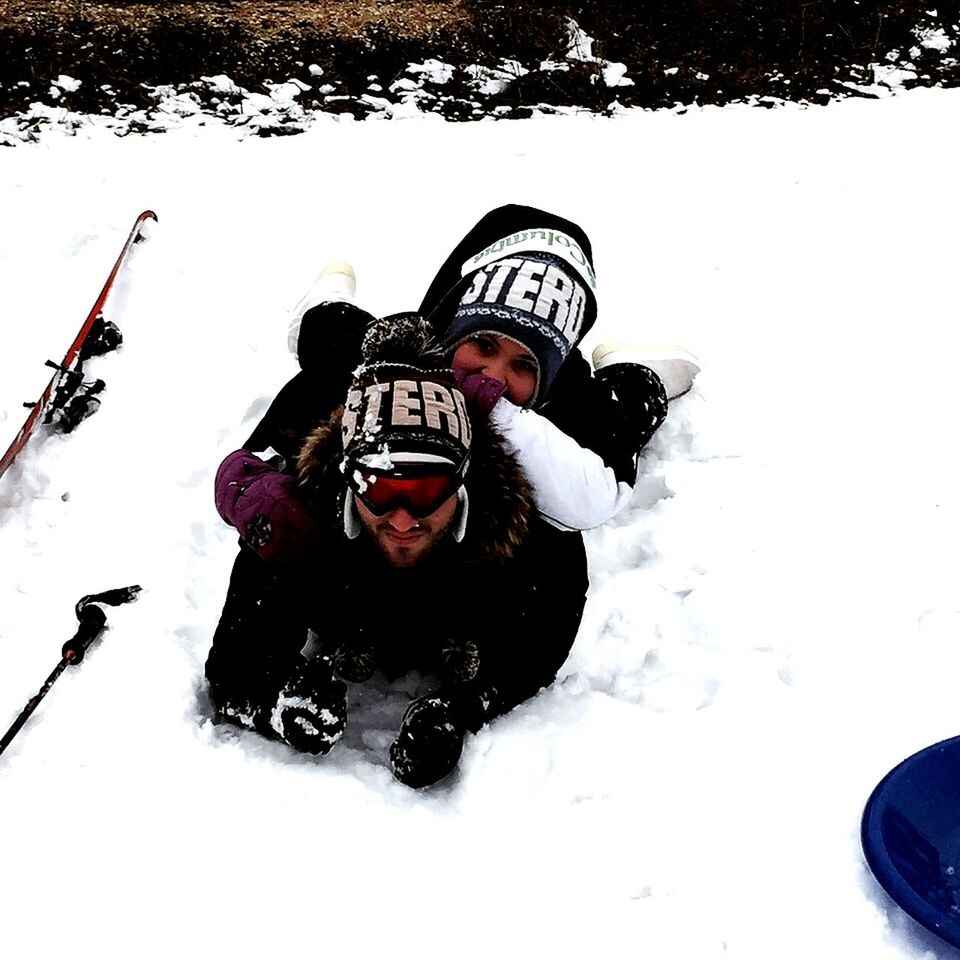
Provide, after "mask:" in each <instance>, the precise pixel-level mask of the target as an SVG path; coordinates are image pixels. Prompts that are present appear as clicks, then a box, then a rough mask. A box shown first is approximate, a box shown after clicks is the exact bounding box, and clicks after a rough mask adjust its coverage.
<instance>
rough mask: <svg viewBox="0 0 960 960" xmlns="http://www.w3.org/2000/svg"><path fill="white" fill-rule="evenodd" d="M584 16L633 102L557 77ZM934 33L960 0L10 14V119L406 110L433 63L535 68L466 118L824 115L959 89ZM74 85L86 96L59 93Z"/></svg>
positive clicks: (590, 74)
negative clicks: (895, 90) (844, 104)
mask: <svg viewBox="0 0 960 960" xmlns="http://www.w3.org/2000/svg"><path fill="white" fill-rule="evenodd" d="M570 17H572V18H573V19H574V20H576V21H577V23H579V24H580V26H581V27H582V28H583V29H584V30H586V32H587V33H589V34H590V35H591V36H592V37H595V38H596V43H595V44H594V49H593V53H594V54H595V55H596V56H597V57H601V58H604V59H605V60H608V61H614V62H620V63H623V64H624V65H625V66H626V76H627V77H628V78H629V79H630V80H631V81H632V85H629V86H626V85H625V86H616V87H614V88H611V87H608V86H607V84H606V83H604V81H603V78H602V76H601V75H600V72H599V69H598V67H597V65H596V64H595V63H593V64H591V63H578V62H568V63H566V69H564V70H556V69H550V70H544V69H541V67H540V65H541V63H542V62H543V61H545V60H553V61H555V62H556V61H557V60H561V61H562V60H564V57H565V54H566V50H567V45H568V18H570ZM924 31H943V36H944V37H945V38H947V39H948V40H956V38H957V36H958V34H960V0H949V2H947V3H937V4H936V6H935V7H934V5H932V4H923V3H916V2H907V0H903V2H891V0H630V2H626V0H592V2H584V3H576V2H571V0H516V2H512V3H509V4H508V3H501V2H494V0H364V2H360V3H346V2H336V0H316V2H306V0H301V2H293V0H259V2H252V0H219V2H217V0H202V2H195V3H185V2H181V3H176V2H173V3H143V2H124V0H112V2H104V3H87V2H82V0H0V116H6V115H9V114H11V113H15V112H18V111H21V110H23V109H25V108H26V107H27V106H28V105H29V104H31V103H33V102H35V101H46V102H53V101H52V100H51V97H53V98H55V99H56V100H57V102H59V103H61V104H63V105H66V106H69V107H70V108H71V109H73V110H79V111H85V112H91V113H96V112H104V113H112V112H114V111H115V110H116V109H117V108H118V106H119V105H129V107H131V108H137V107H147V106H148V105H149V104H150V102H151V98H152V93H151V88H153V87H156V86H158V85H161V84H188V83H191V82H194V81H197V80H198V79H199V78H200V77H201V76H213V75H220V74H226V75H227V76H229V77H230V78H231V79H232V80H234V81H235V82H236V83H237V84H239V85H240V86H242V87H244V88H246V89H248V90H251V91H259V90H263V89H264V83H265V82H268V81H272V82H279V81H284V80H287V79H289V78H298V79H301V80H303V81H306V82H307V83H308V84H309V85H310V87H311V90H309V91H305V92H304V96H303V98H302V100H301V104H302V105H303V106H305V107H307V108H309V107H314V106H315V107H320V108H324V109H340V108H345V106H344V104H346V102H347V101H345V100H343V99H334V98H357V97H360V96H361V95H363V94H364V93H366V92H368V91H369V90H370V85H371V82H372V81H371V79H370V78H371V77H375V78H376V83H377V88H378V95H382V96H384V97H387V98H389V97H390V92H389V87H390V84H391V83H392V82H393V81H395V80H397V79H398V78H400V77H401V76H402V75H403V73H404V68H405V67H406V65H407V64H408V63H411V62H418V61H423V60H424V59H425V58H428V57H430V58H436V59H439V60H442V61H444V62H447V63H450V64H452V65H454V66H455V67H465V66H467V65H470V64H477V63H479V64H487V65H494V64H497V63H501V62H502V61H504V60H506V59H511V60H514V61H516V62H517V64H518V65H519V66H518V68H517V71H516V72H517V73H518V74H522V75H520V76H518V78H517V79H515V80H514V81H513V82H512V83H510V84H509V85H507V86H506V88H505V89H503V90H501V91H498V92H481V91H478V89H477V85H476V83H471V82H470V81H469V78H468V77H467V76H466V75H463V74H457V75H456V76H455V77H454V78H453V81H452V85H451V83H448V84H446V85H445V86H444V91H443V94H442V95H438V96H437V97H436V99H435V101H434V102H432V103H430V104H427V108H428V109H438V110H442V111H443V112H444V113H445V114H446V115H448V116H450V117H453V118H458V119H459V118H463V119H469V118H473V117H477V116H482V115H486V114H488V113H490V112H495V113H497V114H498V115H504V116H511V115H512V116H522V115H524V114H525V113H527V112H529V107H530V106H531V105H536V104H540V103H546V104H556V105H561V104H562V105H574V106H579V107H585V108H588V109H595V110H605V109H607V108H608V107H609V106H610V104H611V101H613V100H616V101H618V102H619V103H620V104H623V105H639V106H644V107H662V106H674V105H676V104H690V103H718V104H721V103H728V102H731V101H735V100H743V99H748V98H784V99H793V100H806V101H810V102H823V101H826V100H828V99H831V98H833V97H837V96H842V95H848V94H849V93H851V92H852V91H851V90H850V87H849V85H850V84H861V85H862V84H864V83H869V82H870V81H871V80H872V79H873V78H874V75H875V74H874V69H873V67H872V65H873V64H898V65H903V66H906V67H909V71H910V73H909V75H908V76H907V77H906V81H905V85H906V86H910V85H928V86H932V85H956V84H957V83H958V82H960V66H958V62H957V59H956V56H955V54H956V47H953V48H952V49H949V50H944V49H942V48H943V44H942V43H940V44H939V45H934V46H930V45H928V44H925V43H924V42H922V41H923V38H924V37H925V36H926V37H928V38H929V35H928V34H925V33H924ZM937 46H939V47H940V48H939V49H938V48H937ZM312 64H316V65H318V66H319V67H320V68H321V69H322V75H323V78H324V80H323V84H321V85H320V86H323V87H324V88H325V92H323V93H320V92H318V91H317V87H318V84H317V83H316V82H315V81H314V80H312V79H311V76H312V75H311V73H310V71H309V67H310V65H312ZM523 71H527V72H525V73H524V72H523ZM60 75H67V76H69V77H72V78H75V79H76V80H79V81H81V85H80V87H79V88H78V89H76V90H75V91H72V92H61V93H59V94H58V93H53V94H51V92H50V87H51V85H52V84H53V83H54V82H55V81H56V79H57V78H58V77H59V76H60ZM313 76H316V72H314V74H313ZM331 88H334V90H333V92H331ZM60 98H62V99H60ZM338 104H339V106H338ZM360 112H361V113H362V110H361V111H360Z"/></svg>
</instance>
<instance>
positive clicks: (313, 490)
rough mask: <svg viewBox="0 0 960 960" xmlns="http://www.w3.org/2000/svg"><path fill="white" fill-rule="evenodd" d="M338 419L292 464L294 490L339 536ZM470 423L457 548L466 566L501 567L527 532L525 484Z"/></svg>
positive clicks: (481, 421)
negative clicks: (463, 526)
mask: <svg viewBox="0 0 960 960" xmlns="http://www.w3.org/2000/svg"><path fill="white" fill-rule="evenodd" d="M342 417H343V407H339V408H338V409H337V410H335V411H334V412H333V414H332V415H331V417H330V419H329V420H328V421H327V422H326V423H324V424H321V425H320V426H319V427H318V428H317V429H316V430H314V431H313V433H311V434H310V435H309V436H308V437H307V438H306V440H305V441H304V443H303V446H302V447H301V449H300V454H299V456H298V458H297V481H298V484H299V488H300V490H301V491H302V492H303V493H304V494H306V496H307V497H309V498H310V499H311V500H314V501H316V503H317V506H318V508H319V509H320V511H334V512H335V515H336V518H337V522H338V526H339V528H340V530H341V531H342V530H343V502H344V493H345V491H346V489H347V485H346V481H345V480H344V477H343V473H342V470H341V464H342V461H343V442H342V433H341V420H342ZM470 420H471V426H472V429H473V442H472V444H471V447H470V461H471V462H470V468H469V470H468V471H467V477H466V481H465V484H464V485H465V487H466V490H467V494H468V496H469V508H468V513H467V531H466V536H465V537H464V539H463V542H462V543H461V544H460V545H459V548H460V549H461V550H463V555H464V559H465V560H467V561H487V562H489V561H491V560H493V561H496V562H506V561H508V560H510V559H511V558H512V557H513V556H514V554H515V553H516V551H517V549H518V548H519V546H520V545H521V544H522V543H523V541H524V540H525V539H526V536H527V532H528V530H529V526H530V518H531V516H532V513H533V496H532V492H531V489H530V484H529V482H528V481H527V478H526V476H525V475H524V473H523V471H522V470H521V469H520V465H519V463H518V462H517V460H516V458H515V457H514V456H513V454H511V453H509V452H508V450H507V447H506V442H505V441H504V439H503V437H502V436H501V435H500V433H499V432H498V431H497V430H496V429H495V428H494V427H493V426H492V424H491V423H490V421H489V419H488V418H487V417H486V416H484V415H478V414H473V413H471V418H470ZM327 515H331V514H329V513H328V514H327ZM344 536H346V535H345V534H344Z"/></svg>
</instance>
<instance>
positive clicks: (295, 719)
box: [269, 657, 347, 755]
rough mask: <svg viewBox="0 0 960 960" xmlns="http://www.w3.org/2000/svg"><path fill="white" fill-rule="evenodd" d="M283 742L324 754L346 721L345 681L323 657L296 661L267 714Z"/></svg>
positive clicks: (303, 749)
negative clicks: (338, 677) (337, 675)
mask: <svg viewBox="0 0 960 960" xmlns="http://www.w3.org/2000/svg"><path fill="white" fill-rule="evenodd" d="M269 722H270V727H271V728H272V729H273V731H274V733H276V735H277V736H278V737H279V738H280V739H281V740H283V741H284V742H285V743H288V744H290V746H291V747H293V748H294V749H296V750H302V751H303V752H304V753H312V754H317V755H323V754H326V753H329V752H330V749H331V748H332V747H333V745H334V744H335V743H336V742H337V741H338V740H339V739H340V737H341V736H342V735H343V731H344V728H345V727H346V725H347V685H346V684H345V683H344V682H343V681H342V680H339V679H337V677H335V676H334V675H333V665H332V663H331V662H330V660H329V659H327V658H326V657H317V658H316V659H314V660H304V661H303V662H302V663H298V664H297V666H296V668H295V669H294V672H293V674H292V675H291V677H290V679H289V680H288V681H287V682H286V683H285V684H284V685H283V688H282V689H281V691H280V694H279V696H278V697H277V700H276V703H275V704H274V706H273V709H272V711H271V713H270V717H269Z"/></svg>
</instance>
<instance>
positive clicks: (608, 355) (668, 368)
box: [593, 343, 700, 400]
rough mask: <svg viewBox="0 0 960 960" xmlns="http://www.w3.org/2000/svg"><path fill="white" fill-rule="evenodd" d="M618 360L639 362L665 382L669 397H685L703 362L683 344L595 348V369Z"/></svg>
mask: <svg viewBox="0 0 960 960" xmlns="http://www.w3.org/2000/svg"><path fill="white" fill-rule="evenodd" d="M615 363H639V364H641V365H642V366H644V367H648V368H649V369H650V370H652V371H653V372H654V373H655V374H656V375H657V376H658V377H659V378H660V379H661V380H662V381H663V386H664V389H665V390H666V391H667V399H668V400H676V398H677V397H682V396H683V395H684V394H685V393H686V392H687V391H688V390H689V389H690V388H691V387H692V386H693V380H694V377H696V375H697V374H698V373H699V372H700V361H699V360H698V359H697V358H696V357H695V356H694V355H693V354H692V353H691V352H690V351H689V350H684V348H683V347H671V346H662V345H640V344H634V343H601V344H600V345H599V346H598V347H596V348H595V349H594V351H593V369H594V370H597V371H600V370H602V369H603V368H604V367H611V366H613V365H614V364H615Z"/></svg>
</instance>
